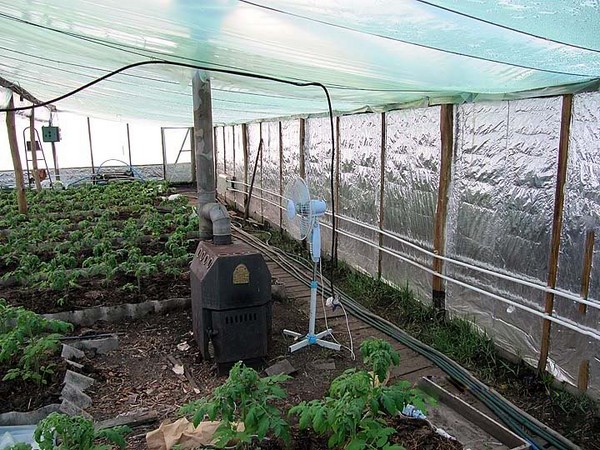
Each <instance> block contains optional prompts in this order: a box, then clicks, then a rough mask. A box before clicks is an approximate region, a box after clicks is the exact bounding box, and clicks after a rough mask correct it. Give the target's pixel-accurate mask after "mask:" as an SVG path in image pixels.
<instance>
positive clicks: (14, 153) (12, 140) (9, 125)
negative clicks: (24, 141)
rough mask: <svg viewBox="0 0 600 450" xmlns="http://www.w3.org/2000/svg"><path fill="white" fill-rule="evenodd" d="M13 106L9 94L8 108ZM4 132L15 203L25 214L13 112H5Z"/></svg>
mask: <svg viewBox="0 0 600 450" xmlns="http://www.w3.org/2000/svg"><path fill="white" fill-rule="evenodd" d="M14 107H15V103H14V101H13V98H12V96H11V98H10V100H9V101H8V106H7V108H8V109H12V108H14ZM6 133H7V134H8V145H9V147H10V156H11V157H12V162H13V168H14V170H15V186H16V191H17V204H18V206H19V213H20V214H27V198H26V197H25V182H24V180H23V165H22V164H21V155H19V144H18V143H17V128H16V125H15V112H14V111H8V112H7V113H6Z"/></svg>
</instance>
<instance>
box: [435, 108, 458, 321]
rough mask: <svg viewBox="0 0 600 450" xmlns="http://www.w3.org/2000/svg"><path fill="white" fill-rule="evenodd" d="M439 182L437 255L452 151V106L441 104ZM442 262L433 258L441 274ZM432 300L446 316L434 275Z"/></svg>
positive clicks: (438, 281) (442, 247)
mask: <svg viewBox="0 0 600 450" xmlns="http://www.w3.org/2000/svg"><path fill="white" fill-rule="evenodd" d="M440 136H441V158H440V184H439V186H438V200H437V206H436V210H435V218H434V228H433V251H434V253H435V254H437V255H444V253H445V244H446V219H447V216H448V191H449V189H450V180H451V177H452V151H453V147H454V107H453V105H442V106H441V108H440ZM443 268H444V262H443V261H442V260H441V259H438V258H434V259H433V270H434V271H435V272H436V273H439V274H441V273H442V271H443ZM432 301H433V307H434V309H435V312H436V316H437V318H438V319H444V318H445V317H446V291H445V289H444V282H443V280H442V279H441V278H440V277H438V276H436V275H434V276H433V280H432Z"/></svg>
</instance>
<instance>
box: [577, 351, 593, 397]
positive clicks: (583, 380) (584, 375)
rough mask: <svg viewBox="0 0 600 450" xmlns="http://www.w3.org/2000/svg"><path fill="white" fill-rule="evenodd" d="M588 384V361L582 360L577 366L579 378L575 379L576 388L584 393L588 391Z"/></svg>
mask: <svg viewBox="0 0 600 450" xmlns="http://www.w3.org/2000/svg"><path fill="white" fill-rule="evenodd" d="M589 382H590V360H589V359H584V360H583V361H581V364H579V376H578V377H577V388H578V389H579V390H580V391H581V392H585V391H587V389H588V385H589Z"/></svg>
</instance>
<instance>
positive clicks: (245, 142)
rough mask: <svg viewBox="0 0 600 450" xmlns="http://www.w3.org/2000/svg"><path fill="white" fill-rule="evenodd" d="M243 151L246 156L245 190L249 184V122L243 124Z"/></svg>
mask: <svg viewBox="0 0 600 450" xmlns="http://www.w3.org/2000/svg"><path fill="white" fill-rule="evenodd" d="M242 151H243V157H244V191H245V190H247V186H246V185H247V184H248V170H249V169H248V155H249V148H248V124H246V123H245V124H243V125H242Z"/></svg>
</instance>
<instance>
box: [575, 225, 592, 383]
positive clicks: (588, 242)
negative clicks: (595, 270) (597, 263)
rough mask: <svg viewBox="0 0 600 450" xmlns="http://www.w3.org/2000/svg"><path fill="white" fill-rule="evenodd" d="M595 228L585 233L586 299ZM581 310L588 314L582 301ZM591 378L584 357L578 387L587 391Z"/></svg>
mask: <svg viewBox="0 0 600 450" xmlns="http://www.w3.org/2000/svg"><path fill="white" fill-rule="evenodd" d="M594 239H595V233H594V230H588V232H587V233H586V235H585V249H584V252H583V269H582V273H581V298H583V299H586V300H587V298H588V296H589V293H590V278H591V277H590V275H591V273H592V260H593V257H594ZM579 312H580V313H581V314H587V305H585V304H583V303H580V304H579ZM589 378H590V360H589V359H584V360H583V361H581V364H580V365H579V377H578V378H577V387H578V388H579V390H580V391H582V392H585V391H587V389H588V384H589Z"/></svg>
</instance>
